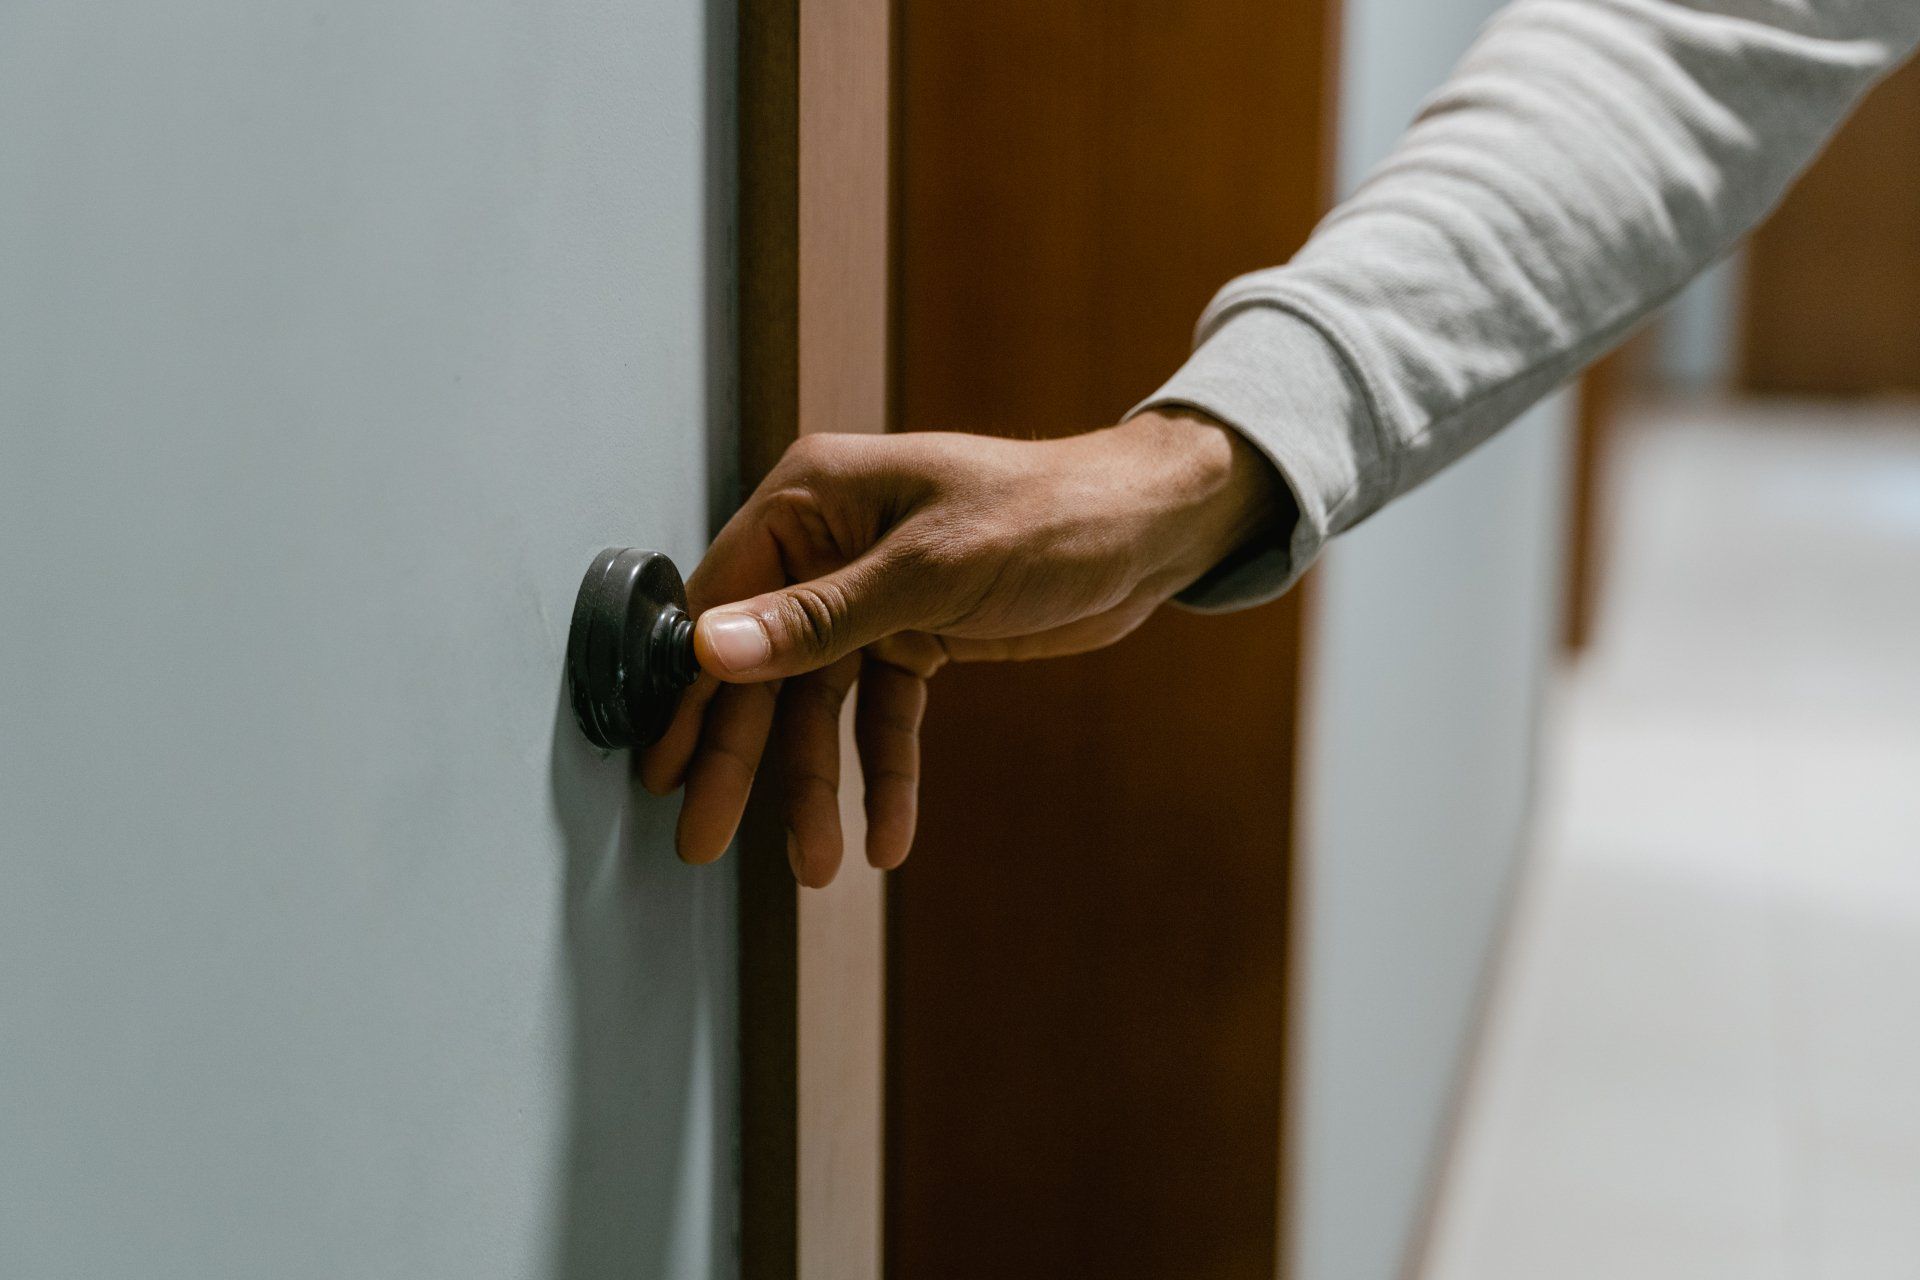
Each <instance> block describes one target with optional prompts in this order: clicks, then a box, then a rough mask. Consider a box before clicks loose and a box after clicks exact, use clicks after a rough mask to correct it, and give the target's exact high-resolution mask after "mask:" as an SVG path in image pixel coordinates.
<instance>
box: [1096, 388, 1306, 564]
mask: <svg viewBox="0 0 1920 1280" xmlns="http://www.w3.org/2000/svg"><path fill="white" fill-rule="evenodd" d="M1109 430H1111V431H1112V432H1114V433H1115V434H1116V435H1117V436H1118V437H1119V438H1120V439H1121V440H1123V441H1124V442H1125V447H1127V448H1128V449H1129V450H1131V451H1137V453H1138V455H1139V456H1140V457H1142V458H1143V459H1144V460H1145V466H1144V471H1145V473H1146V474H1147V475H1148V476H1149V477H1150V481H1149V482H1150V483H1151V484H1152V485H1153V486H1154V488H1155V490H1156V494H1155V513H1156V516H1157V518H1156V519H1155V520H1154V521H1153V525H1154V530H1153V534H1152V537H1153V541H1154V543H1155V547H1154V550H1155V551H1156V553H1157V554H1156V556H1155V559H1156V560H1157V561H1158V564H1157V566H1156V568H1157V571H1158V572H1157V576H1160V577H1162V578H1163V579H1164V580H1165V581H1166V582H1167V584H1169V585H1168V594H1169V595H1171V594H1173V593H1174V592H1177V591H1179V590H1181V589H1182V588H1184V587H1186V586H1187V585H1189V584H1190V583H1192V582H1194V581H1195V580H1197V579H1198V578H1200V577H1201V576H1203V575H1204V574H1206V573H1207V572H1208V571H1209V570H1211V569H1213V568H1214V567H1215V566H1217V565H1219V564H1220V563H1221V562H1222V561H1224V560H1226V559H1228V558H1230V557H1231V556H1233V555H1234V554H1235V553H1236V552H1238V551H1240V550H1241V549H1243V548H1245V547H1247V546H1248V545H1249V544H1252V543H1254V542H1258V541H1264V540H1267V539H1271V538H1275V537H1279V536H1281V535H1282V534H1283V533H1284V526H1285V525H1286V524H1288V523H1289V522H1290V521H1291V519H1292V518H1293V496H1292V493H1291V491H1290V490H1289V489H1288V488H1287V485H1286V482H1285V481H1284V480H1282V479H1281V477H1280V473H1279V472H1278V471H1276V470H1275V469H1274V466H1273V464H1272V463H1271V462H1269V461H1268V460H1267V458H1266V455H1264V454H1262V453H1261V452H1260V451H1259V450H1258V449H1256V448H1254V447H1253V446H1252V445H1251V444H1249V443H1248V442H1247V440H1246V439H1245V438H1244V437H1243V436H1241V434H1240V433H1239V432H1237V431H1235V430H1234V429H1233V428H1231V427H1229V426H1227V425H1226V424H1225V423H1223V422H1221V421H1219V420H1218V419H1216V418H1213V417H1211V416H1209V415H1207V414H1205V413H1201V412H1200V411H1198V410H1193V409H1176V408H1165V409H1149V410H1146V411H1145V412H1142V413H1138V414H1135V415H1134V416H1133V417H1131V418H1129V419H1127V421H1125V422H1123V423H1121V424H1120V425H1119V426H1117V427H1113V428H1109Z"/></svg>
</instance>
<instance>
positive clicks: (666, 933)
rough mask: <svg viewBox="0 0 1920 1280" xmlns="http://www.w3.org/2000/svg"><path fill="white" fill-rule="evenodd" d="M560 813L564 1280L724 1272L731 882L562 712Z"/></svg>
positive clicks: (556, 731)
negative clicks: (724, 928) (686, 861)
mask: <svg viewBox="0 0 1920 1280" xmlns="http://www.w3.org/2000/svg"><path fill="white" fill-rule="evenodd" d="M551 780H552V791H553V810H554V813H555V815H556V820H557V821H558V823H559V824H560V827H561V833H562V836H563V839H564V843H565V847H566V869H565V895H566V896H565V910H566V920H565V930H564V936H565V941H566V978H567V996H568V1001H569V1006H570V1007H569V1010H568V1013H569V1017H570V1020H571V1030H570V1032H569V1036H568V1054H569V1062H568V1067H567V1070H568V1076H569V1079H568V1090H569V1102H568V1112H567V1134H566V1140H565V1146H564V1153H565V1154H564V1164H563V1166H562V1167H561V1168H560V1170H559V1171H558V1172H559V1201H558V1203H557V1205H556V1209H555V1215H556V1216H555V1222H554V1236H553V1240H554V1245H553V1247H554V1256H553V1263H552V1271H551V1275H552V1276H553V1277H554V1278H555V1280H611V1278H612V1277H616V1276H617V1277H620V1278H621V1280H655V1278H658V1280H686V1278H688V1277H698V1276H705V1275H709V1274H718V1272H719V1268H718V1266H717V1264H718V1263H719V1262H721V1261H722V1260H723V1256H724V1255H723V1250H724V1248H725V1241H727V1240H728V1239H730V1238H731V1234H732V1222H731V1214H730V1212H729V1211H728V1208H727V1206H726V1204H725V1203H724V1201H722V1200H721V1199H720V1198H719V1196H718V1194H717V1191H718V1190H719V1188H720V1187H721V1185H722V1184H723V1183H730V1181H731V1179H730V1177H726V1176H724V1175H725V1171H724V1170H723V1169H720V1168H717V1167H716V1166H717V1164H718V1153H720V1152H724V1151H726V1150H727V1149H729V1147H730V1145H731V1143H730V1140H729V1139H728V1138H727V1137H726V1136H725V1135H724V1134H722V1133H719V1132H716V1131H715V1119H714V1118H715V1115H716V1111H715V1106H716V1102H724V1099H718V1098H716V1093H717V1091H718V1087H719V1083H720V1082H719V1081H718V1080H717V1077H718V1076H719V1074H720V1067H719V1060H720V1055H719V1054H718V1053H717V1049H718V1047H719V1046H718V1045H717V1044H716V1040H717V1039H718V1038H719V1035H720V1034H723V1033H724V1028H718V1027H716V1026H715V1025H714V1023H715V1020H716V1012H715V1011H716V1010H718V1009H721V1008H722V1007H723V1005H722V1001H723V993H722V992H721V991H719V990H717V989H716V988H717V987H718V985H719V983H720V980H721V974H720V972H719V963H718V962H717V960H716V957H718V956H721V955H723V954H724V953H723V952H721V951H720V950H719V947H720V946H721V945H722V944H724V942H725V940H724V939H720V938H716V937H713V936H709V935H711V934H712V933H714V932H718V931H720V930H719V929H718V925H717V914H716V912H715V910H714V905H713V903H712V902H711V898H712V897H713V896H714V895H718V894H724V893H725V892H726V884H727V883H728V881H727V880H726V879H725V878H724V877H722V876H720V875H719V874H717V873H716V872H714V871H711V870H705V869H701V868H694V867H688V866H685V865H683V864H682V863H680V862H679V861H678V860H677V859H675V858H674V857H673V855H672V852H671V850H672V848H673V843H672V842H673V815H674V807H675V806H674V805H673V804H672V803H671V802H669V801H663V800H659V799H656V798H654V797H652V796H648V795H647V794H646V793H645V792H643V791H641V790H640V788H639V787H638V786H637V784H635V783H634V782H633V781H632V778H631V773H630V768H629V764H628V761H627V760H626V758H625V757H624V756H623V755H614V756H610V755H607V754H605V753H602V752H601V751H599V750H598V749H596V748H595V747H593V746H592V745H591V744H589V743H588V742H587V740H586V739H585V738H584V737H583V736H582V735H581V733H580V730H579V728H578V727H577V726H576V725H575V724H574V722H573V713H572V710H571V708H570V707H569V706H568V703H567V698H566V689H565V687H564V682H563V685H562V688H561V691H560V698H559V701H558V706H557V709H556V710H555V713H554V723H553V754H552V769H551Z"/></svg>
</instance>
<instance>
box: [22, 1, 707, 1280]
mask: <svg viewBox="0 0 1920 1280" xmlns="http://www.w3.org/2000/svg"><path fill="white" fill-rule="evenodd" d="M731 23H732V18H731V7H730V5H729V4H726V3H724V2H717V3H713V4H712V6H711V7H710V6H709V0H328V3H325V4H284V3H271V2H264V3H263V2H262V0H177V2H174V3H165V4H158V3H152V2H151V0H10V2H9V3H6V4H0V1276H4V1277H8V1278H9V1280H12V1278H13V1277H19V1278H20V1280H29V1278H33V1280H39V1278H42V1277H44V1278H46V1280H65V1278H68V1277H72V1278H76V1280H77V1278H80V1277H87V1278H93V1277H99V1278H102V1280H107V1278H119V1277H139V1278H140V1280H256V1278H258V1277H275V1278H276V1280H343V1278H348V1277H351V1278H355V1280H358V1278H361V1277H366V1278H372V1277H406V1278H407V1280H599V1278H600V1277H614V1276H619V1277H631V1278H637V1280H717V1278H718V1277H722V1276H727V1275H731V1274H733V1273H734V1272H735V1269H736V1268H735V1265H734V1258H733V1253H734V1245H733V1237H734V1221H735V1216H736V1215H735V1208H734V1195H735V1192H734V1182H735V1179H734V1174H733V1164H734V1157H733V1151H734V1146H735V1138H734V1127H735V1126H734V1112H735V1108H734V1102H733V1086H732V1080H733V1076H734V1068H733V1062H734V1048H733V1045H734V1032H733V1026H734V1015H733V1005H734V961H733V956H734V944H733V923H732V922H733V907H732V902H733V892H732V888H731V874H732V872H731V869H730V868H725V867H720V868H708V869H696V868H689V867H685V866H682V865H681V864H680V863H679V862H677V861H676V860H675V859H674V857H673V854H672V846H671V832H672V829H673V805H672V803H671V802H668V801H656V800H653V799H651V798H649V797H646V796H644V795H640V794H637V789H636V788H635V787H634V786H633V784H632V783H631V781H630V779H629V776H628V765H627V760H626V757H625V756H624V755H616V756H611V757H609V756H605V755H603V754H602V753H599V752H596V751H593V750H592V749H590V748H589V747H588V746H587V744H586V742H585V741H584V739H583V738H582V737H581V736H580V734H579V732H578V731H577V730H576V728H575V727H574V725H573V723H572V718H571V716H570V714H569V713H568V710H567V708H566V704H565V702H564V701H563V699H562V698H561V696H560V686H561V670H562V663H563V657H564V653H565V644H566V632H567V626H568V621H569V616H570V613H571V610H572V605H573V597H574V593H575V590H576V588H577V586H578V584H579V581H580V576H581V574H582V572H583V571H584V569H585V568H586V565H587V563H588V560H589V558H590V557H591V556H592V555H593V554H594V552H596V551H598V550H599V549H600V548H601V547H602V546H604V545H606V544H608V543H644V544H651V545H655V546H658V547H660V548H662V549H664V550H667V551H669V552H671V553H672V554H673V555H675V556H676V557H678V558H680V560H681V563H683V564H685V563H689V562H690V561H692V560H693V559H694V558H695V557H697V555H698V554H699V552H700V550H701V549H702V547H703V546H704V544H705V541H706V536H707V532H708V525H709V518H708V506H709V502H708V494H709V492H710V491H711V490H712V488H714V487H715V486H716V483H717V481H719V480H723V479H724V476H722V475H721V474H720V473H722V472H724V470H725V469H726V466H727V465H728V459H729V458H730V454H731V448H730V445H729V444H728V440H727V437H728V433H729V430H730V428H729V422H730V414H731V409H730V401H731V389H730V379H731V355H730V351H729V349H728V343H727V340H726V335H727V334H728V332H729V331H730V325H729V321H728V309H729V305H730V304H729V301H728V299H729V296H730V287H731V286H730V282H729V272H730V266H729V254H730V237H731V223H732V212H731V211H732V208H733V197H732V193H731V177H730V174H731V159H730V157H731V154H732V147H731V141H730V138H729V137H728V131H729V126H728V124H727V121H728V119H729V118H730V111H731V108H730V106H729V97H730V89H729V77H730V74H731V72H730V70H729V68H730V65H731V57H732V48H733V39H732V33H731V30H730V28H731Z"/></svg>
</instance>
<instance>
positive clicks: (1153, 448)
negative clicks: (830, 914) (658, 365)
mask: <svg viewBox="0 0 1920 1280" xmlns="http://www.w3.org/2000/svg"><path fill="white" fill-rule="evenodd" d="M1290 515H1291V504H1290V499H1289V498H1288V496H1287V492H1286V488H1285V486H1284V485H1283V484H1282V483H1281V481H1280V478H1279V476H1278V474H1277V473H1276V472H1275V471H1274V470H1273V468H1272V466H1271V465H1270V464H1269V463H1268V462H1267V461H1266V460H1265V459H1264V458H1263V457H1261V455H1260V454H1259V453H1258V452H1256V451H1255V450H1254V449H1253V448H1252V447H1251V446H1250V445H1248V444H1247V443H1246V442H1245V441H1244V440H1243V439H1241V438H1240V436H1239V435H1238V434H1237V433H1235V432H1233V431H1231V430H1229V429H1228V428H1226V427H1224V426H1222V425H1221V424H1220V423H1218V422H1215V421H1213V420H1212V419H1210V418H1207V417H1205V416H1203V415H1200V414H1197V413H1187V412H1179V411H1160V412H1148V413H1143V414H1140V415H1138V416H1136V417H1134V418H1131V419H1129V420H1128V421H1127V422H1125V423H1122V424H1121V425H1119V426H1116V427H1109V428H1107V429H1105V430H1103V431H1095V432H1089V433H1087V434H1085V435H1078V436H1069V437H1065V438H1063V439H1057V440H1006V439H1000V438H997V437H991V436H973V435H961V434H955V433H945V432H926V433H914V434H907V435H882V436H870V435H811V436H807V437H805V438H803V439H802V440H800V441H799V442H798V443H796V444H795V445H794V446H793V447H792V448H790V449H789V450H788V451H787V453H786V456H785V457H783V458H782V459H781V460H780V463H779V465H778V466H776V467H775V468H774V469H773V471H772V473H771V474H769V475H768V476H767V478H766V480H765V481H763V482H762V483H761V485H760V486H759V488H758V489H756V490H755V491H754V493H753V495H752V497H750V498H748V499H747V502H746V504H745V505H744V506H742V507H741V509H740V510H739V512H738V513H736V514H735V515H734V517H733V519H731V520H729V521H728V522H727V525H726V527H725V528H724V529H722V530H721V531H720V535H719V536H718V537H717V538H715V539H714V542H713V546H712V547H711V548H710V549H709V550H708V552H707V555H706V558H705V559H703V560H702V561H701V562H700V566H699V568H698V569H696V570H695V571H694V573H693V576H692V577H691V578H689V579H688V581H687V595H688V598H689V600H690V601H691V603H692V606H693V609H694V611H695V612H696V613H697V614H698V615H699V622H698V625H697V627H696V630H695V634H694V645H695V650H696V652H697V654H698V656H699V659H700V665H701V667H702V669H703V672H702V675H701V677H700V679H699V681H698V682H697V683H696V684H695V685H694V686H693V687H692V688H691V689H689V690H688V691H687V696H686V697H685V698H684V700H683V701H682V703H681V706H680V711H679V714H678V715H677V716H676V717H675V718H674V721H673V724H672V725H671V726H670V727H669V728H668V730H667V733H666V736H665V737H663V738H662V739H661V740H660V741H659V742H658V743H656V744H655V745H654V746H652V747H650V748H649V749H648V750H647V751H646V752H645V753H644V754H643V755H642V756H641V759H640V776H641V780H642V782H643V783H644V784H645V785H646V787H647V788H648V789H649V790H650V791H653V792H654V793H656V794H662V795H664V794H666V793H667V792H669V791H672V790H674V789H675V788H677V787H684V788H685V791H686V794H685V797H684V798H683V800H682V801H681V808H680V824H679V830H678V835H677V842H678V846H679V851H680V856H681V857H682V858H684V859H685V860H686V861H688V862H693V863H706V862H712V861H713V860H715V859H716V858H718V857H720V855H721V854H722V853H724V852H725V851H726V848H727V846H728V844H730V843H731V842H732V840H733V835H734V832H735V830H736V829H737V828H738V826H739V824H740V815H741V813H742V811H743V810H744V809H745V807H746V803H747V793H748V791H749V790H750V789H751V787H752V785H753V780H754V775H755V774H756V772H757V771H758V769H759V766H760V761H761V758H762V756H763V754H764V752H765V749H766V746H767V743H768V742H769V740H777V741H778V743H779V750H778V751H777V752H776V758H777V759H778V760H779V761H780V767H781V769H782V772H783V776H782V778H781V779H780V782H781V784H782V785H781V788H780V790H781V794H782V796H783V797H784V801H783V803H784V806H785V814H784V816H785V820H786V825H787V856H788V859H789V860H790V861H791V862H792V864H793V873H794V876H795V878H797V879H798V880H799V881H800V883H801V884H803V885H808V886H812V887H816V888H817V887H820V886H823V885H826V884H828V883H829V882H831V881H832V879H833V877H834V875H835V873H836V872H837V871H838V870H839V868H840V861H841V858H842V856H843V854H842V844H843V840H842V834H841V829H840V809H839V801H838V794H839V785H840V712H841V707H842V706H843V705H844V703H845V702H846V699H847V696H848V694H849V693H851V692H852V691H853V689H854V686H855V685H856V684H857V685H858V686H859V694H858V697H857V699H856V703H855V714H854V740H855V744H856V748H857V750H858V752H859V757H860V768H861V774H862V776H863V777H864V779H865V782H866V814H867V847H866V856H867V861H868V862H870V863H872V864H873V865H874V866H876V867H881V868H892V867H896V866H898V865H899V864H900V863H901V862H902V861H903V860H904V859H905V858H906V856H907V853H908V851H909V850H910V849H911V848H912V845H913V833H914V824H915V819H916V814H917V810H918V804H919V782H920V722H921V718H922V716H923V715H924V713H925V710H926V705H927V681H928V680H929V679H931V678H932V676H933V674H934V673H935V672H936V671H938V670H939V669H940V668H941V667H942V666H943V665H945V664H946V663H947V662H950V661H952V662H978V661H994V660H1013V659H1026V658H1046V657H1055V656H1059V655H1062V654H1070V653H1081V652H1084V651H1086V650H1089V649H1097V648H1100V647H1102V646H1104V645H1108V644H1112V643H1113V642H1114V641H1115V640H1118V639H1120V637H1122V636H1124V635H1126V634H1127V633H1128V632H1130V631H1132V630H1133V629H1134V628H1135V627H1137V626H1139V625H1140V624H1141V623H1142V622H1143V621H1145V620H1146V618H1147V616H1148V615H1149V614H1151V613H1152V612H1153V611H1154V610H1155V609H1157V608H1159V607H1160V606H1161V605H1162V604H1163V603H1165V602H1166V601H1167V600H1168V599H1169V598H1170V597H1172V596H1173V595H1174V594H1175V593H1177V592H1179V591H1180V590H1181V589H1182V588H1184V587H1186V586H1188V585H1189V584H1191V583H1192V582H1193V581H1194V580H1195V579H1197V578H1199V577H1200V576H1201V575H1202V574H1204V573H1205V572H1206V571H1207V570H1208V569H1210V568H1212V567H1213V566H1214V565H1216V564H1218V563H1219V562H1220V561H1221V560H1223V559H1225V558H1226V557H1227V556H1228V555H1230V554H1231V553H1232V552H1233V551H1235V550H1236V549H1237V548H1239V547H1241V546H1243V545H1245V544H1247V543H1248V542H1250V541H1252V540H1254V539H1258V538H1271V537H1274V536H1277V534H1278V532H1279V531H1280V529H1281V528H1282V526H1283V524H1284V523H1285V522H1286V521H1287V520H1288V519H1290Z"/></svg>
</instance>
